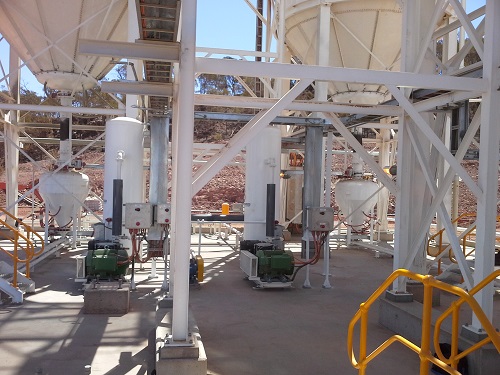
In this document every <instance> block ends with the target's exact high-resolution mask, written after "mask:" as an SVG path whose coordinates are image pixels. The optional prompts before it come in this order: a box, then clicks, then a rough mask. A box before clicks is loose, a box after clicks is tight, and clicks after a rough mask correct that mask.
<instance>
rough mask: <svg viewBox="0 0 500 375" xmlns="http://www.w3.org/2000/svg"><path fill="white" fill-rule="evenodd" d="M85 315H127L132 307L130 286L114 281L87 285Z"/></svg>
mask: <svg viewBox="0 0 500 375" xmlns="http://www.w3.org/2000/svg"><path fill="white" fill-rule="evenodd" d="M84 289H85V290H84V292H83V301H84V303H83V311H84V313H85V314H126V313H128V310H129V305H130V284H129V283H118V282H113V281H102V282H100V283H95V284H94V283H91V284H85V288H84Z"/></svg>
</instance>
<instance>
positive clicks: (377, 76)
mask: <svg viewBox="0 0 500 375" xmlns="http://www.w3.org/2000/svg"><path fill="white" fill-rule="evenodd" d="M196 71H197V72H198V73H209V74H223V75H236V76H248V77H270V78H290V79H311V80H316V81H328V82H329V81H333V82H348V83H361V84H363V83H366V84H374V85H395V86H398V87H406V88H429V89H438V90H450V91H454V90H459V91H478V92H484V91H486V89H487V85H486V84H485V82H484V81H483V80H481V79H478V78H467V77H450V76H441V75H434V74H414V73H403V72H389V71H374V70H365V69H352V68H335V67H327V66H310V65H295V64H279V63H266V62H259V63H255V62H250V61H241V60H229V59H224V60H219V59H207V58H203V57H198V58H197V59H196Z"/></svg>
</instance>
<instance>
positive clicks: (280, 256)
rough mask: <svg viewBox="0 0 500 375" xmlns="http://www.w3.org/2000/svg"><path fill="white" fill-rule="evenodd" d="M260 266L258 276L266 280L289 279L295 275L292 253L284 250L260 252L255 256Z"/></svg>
mask: <svg viewBox="0 0 500 375" xmlns="http://www.w3.org/2000/svg"><path fill="white" fill-rule="evenodd" d="M255 255H256V256H257V258H258V262H259V266H258V270H257V275H258V276H259V277H260V278H261V279H264V280H267V281H271V280H273V279H280V280H281V281H283V279H287V276H288V275H292V274H293V270H294V262H293V254H292V252H291V251H283V250H258V251H257V252H256V254H255Z"/></svg>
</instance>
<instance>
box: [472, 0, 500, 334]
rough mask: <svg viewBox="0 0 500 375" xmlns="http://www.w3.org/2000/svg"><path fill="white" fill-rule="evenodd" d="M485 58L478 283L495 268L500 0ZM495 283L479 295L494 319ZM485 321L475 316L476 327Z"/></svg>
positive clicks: (492, 10)
mask: <svg viewBox="0 0 500 375" xmlns="http://www.w3.org/2000/svg"><path fill="white" fill-rule="evenodd" d="M484 42H485V48H484V59H483V79H484V80H485V81H486V82H488V84H489V89H488V92H486V93H485V94H484V95H483V100H482V112H481V138H480V145H481V152H480V154H479V175H478V184H479V187H480V188H481V190H482V191H483V195H482V197H481V199H478V201H477V236H476V261H475V271H474V284H478V283H479V282H480V281H481V280H483V279H484V278H486V276H488V275H489V274H491V273H492V272H493V270H494V264H495V261H494V254H495V227H496V216H497V205H496V202H497V189H498V144H499V140H500V135H499V133H500V129H499V127H498V119H499V118H500V106H499V105H498V103H500V91H499V86H500V68H499V66H500V49H499V48H498V46H499V44H500V2H499V1H498V0H486V31H485V36H484ZM493 295H494V293H493V283H490V284H489V285H488V286H487V287H485V288H484V289H483V290H482V291H481V292H479V293H478V294H476V299H477V301H478V303H479V304H480V305H481V307H482V309H483V310H484V312H485V314H486V316H487V317H488V318H489V319H490V321H492V320H493ZM480 327H481V324H480V323H479V321H478V319H477V318H476V317H475V316H473V319H472V328H473V329H479V328H480Z"/></svg>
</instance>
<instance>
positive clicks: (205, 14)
mask: <svg viewBox="0 0 500 375" xmlns="http://www.w3.org/2000/svg"><path fill="white" fill-rule="evenodd" d="M251 2H252V3H253V4H255V3H256V0H251ZM215 4H217V5H215ZM484 4H485V0H467V11H468V12H471V11H472V10H474V9H477V8H478V7H480V6H482V5H484ZM255 22H256V19H255V15H254V13H253V11H252V10H251V9H250V8H249V7H248V5H247V4H246V3H245V1H244V0H217V1H215V0H198V16H197V36H196V37H197V46H199V47H212V48H227V49H242V50H253V49H254V48H255ZM7 57H8V44H7V42H6V41H5V40H3V41H1V42H0V60H1V61H2V64H3V66H4V69H8V59H7ZM0 76H1V74H0ZM21 82H22V84H23V85H26V86H27V87H28V88H29V89H30V90H34V91H37V92H41V85H40V84H39V83H38V82H37V81H36V79H35V78H34V77H33V76H32V75H31V74H30V72H29V71H28V70H27V69H24V70H23V72H22V79H21ZM2 86H4V82H2V83H0V88H1V87H2Z"/></svg>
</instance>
